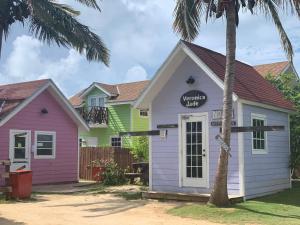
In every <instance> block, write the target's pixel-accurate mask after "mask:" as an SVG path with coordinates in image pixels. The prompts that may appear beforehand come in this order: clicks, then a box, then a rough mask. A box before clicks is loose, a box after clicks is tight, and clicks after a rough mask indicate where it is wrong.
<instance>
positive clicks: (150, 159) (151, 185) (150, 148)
mask: <svg viewBox="0 0 300 225" xmlns="http://www.w3.org/2000/svg"><path fill="white" fill-rule="evenodd" d="M149 112H150V115H152V105H150V106H149ZM149 129H150V130H152V116H150V117H149ZM152 170H153V160H152V136H150V137H149V190H150V191H152V190H153V180H152V179H153V175H152V174H153V171H152Z"/></svg>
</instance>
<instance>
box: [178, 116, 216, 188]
mask: <svg viewBox="0 0 300 225" xmlns="http://www.w3.org/2000/svg"><path fill="white" fill-rule="evenodd" d="M184 116H189V117H190V118H189V119H191V118H192V119H193V117H194V118H197V117H199V118H201V117H202V120H201V121H205V123H204V124H203V127H202V129H203V130H204V129H205V131H206V132H205V133H204V134H205V137H204V139H203V140H205V142H204V143H203V144H204V148H205V150H206V152H205V154H206V167H205V171H203V172H204V173H205V176H206V177H205V179H203V178H202V179H203V180H202V181H201V182H200V180H198V181H196V180H195V181H192V183H194V182H195V183H196V184H192V183H190V182H189V181H185V180H184V176H183V175H184V174H185V173H184V172H183V170H184V166H185V165H184V163H183V162H184V161H185V160H184V153H183V150H184V147H183V142H184V140H183V138H182V137H181V136H182V131H184V130H183V129H182V128H183V127H182V121H183V117H184ZM203 118H204V119H203ZM196 121H197V120H196ZM178 123H179V124H178V125H179V127H178V128H180V129H178V137H180V138H178V142H179V146H178V152H179V160H178V161H179V162H178V166H179V171H178V172H179V176H180V177H179V187H200V188H209V187H210V184H209V168H210V164H209V153H210V152H209V113H208V112H201V113H183V114H178ZM188 179H189V178H188Z"/></svg>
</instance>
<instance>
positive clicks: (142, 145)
mask: <svg viewBox="0 0 300 225" xmlns="http://www.w3.org/2000/svg"><path fill="white" fill-rule="evenodd" d="M131 152H132V154H133V156H134V157H135V158H136V159H137V160H138V161H140V162H142V161H146V162H148V160H149V139H148V137H145V136H143V137H134V138H133V142H132V150H131Z"/></svg>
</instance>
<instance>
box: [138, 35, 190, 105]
mask: <svg viewBox="0 0 300 225" xmlns="http://www.w3.org/2000/svg"><path fill="white" fill-rule="evenodd" d="M180 52H182V49H181V42H180V41H179V42H178V44H177V45H176V47H175V48H174V49H173V50H172V52H171V53H170V55H169V56H168V57H167V59H166V60H165V61H164V63H163V64H162V65H161V66H160V68H159V69H158V71H157V72H156V74H155V76H154V77H153V79H152V80H151V82H150V84H149V85H148V87H147V88H146V89H144V91H143V92H142V94H141V95H140V97H139V98H138V99H137V101H136V103H135V104H134V107H135V108H145V109H148V108H149V105H150V104H151V103H150V102H148V103H146V104H145V98H146V97H148V96H149V97H150V98H151V97H152V95H153V97H152V99H154V97H155V96H154V95H156V94H157V93H158V92H159V90H157V89H158V88H157V87H156V84H157V82H158V80H159V78H160V77H161V76H162V75H163V73H164V71H165V70H166V69H167V67H168V66H169V65H170V64H171V63H172V62H174V59H175V56H177V55H179V53H180ZM183 59H184V57H182V60H178V64H179V63H181V62H182V61H183ZM176 68H177V67H176ZM176 68H175V66H174V71H175V69H176ZM170 75H171V74H170ZM166 80H168V79H166Z"/></svg>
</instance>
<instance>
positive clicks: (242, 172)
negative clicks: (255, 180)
mask: <svg viewBox="0 0 300 225" xmlns="http://www.w3.org/2000/svg"><path fill="white" fill-rule="evenodd" d="M237 111H238V112H237V113H238V115H237V116H238V126H240V127H242V126H244V117H243V116H244V110H243V104H242V103H241V102H238V103H237ZM238 160H239V184H240V195H241V196H245V149H244V133H243V132H239V133H238Z"/></svg>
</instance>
